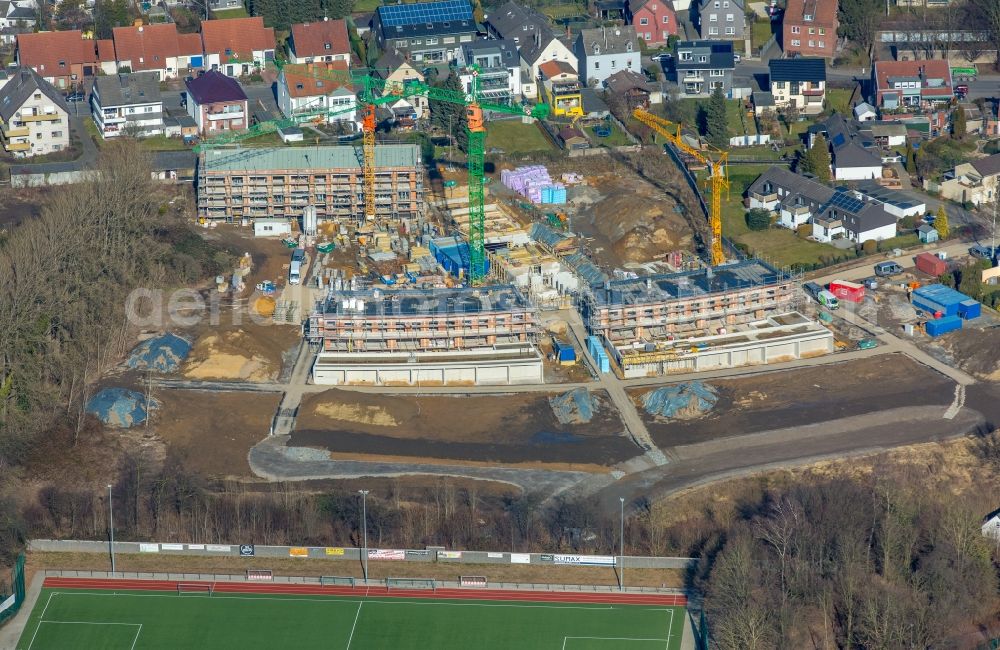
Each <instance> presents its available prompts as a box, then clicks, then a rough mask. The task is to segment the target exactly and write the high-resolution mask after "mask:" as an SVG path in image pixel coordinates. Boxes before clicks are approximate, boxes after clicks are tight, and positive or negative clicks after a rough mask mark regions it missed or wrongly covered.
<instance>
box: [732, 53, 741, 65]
mask: <svg viewBox="0 0 1000 650" xmlns="http://www.w3.org/2000/svg"><path fill="white" fill-rule="evenodd" d="M740 58H741V57H740V55H739V54H736V53H735V52H734V53H733V61H735V62H736V63H739V62H740Z"/></svg>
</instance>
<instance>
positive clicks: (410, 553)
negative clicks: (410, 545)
mask: <svg viewBox="0 0 1000 650" xmlns="http://www.w3.org/2000/svg"><path fill="white" fill-rule="evenodd" d="M430 554H431V552H430V551H426V550H425V551H407V552H406V557H428V556H430Z"/></svg>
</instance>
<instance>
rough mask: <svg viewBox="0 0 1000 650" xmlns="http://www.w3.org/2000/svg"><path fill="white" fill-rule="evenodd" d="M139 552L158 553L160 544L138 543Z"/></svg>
mask: <svg viewBox="0 0 1000 650" xmlns="http://www.w3.org/2000/svg"><path fill="white" fill-rule="evenodd" d="M139 552H140V553H159V552H160V545H159V544H139Z"/></svg>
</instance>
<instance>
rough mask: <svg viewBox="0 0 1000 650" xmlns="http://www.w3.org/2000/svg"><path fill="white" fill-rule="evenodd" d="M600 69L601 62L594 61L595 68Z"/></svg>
mask: <svg viewBox="0 0 1000 650" xmlns="http://www.w3.org/2000/svg"><path fill="white" fill-rule="evenodd" d="M600 69H601V62H600V61H594V70H600Z"/></svg>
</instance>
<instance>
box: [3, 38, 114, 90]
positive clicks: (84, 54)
mask: <svg viewBox="0 0 1000 650" xmlns="http://www.w3.org/2000/svg"><path fill="white" fill-rule="evenodd" d="M17 64H18V65H21V66H27V67H29V68H31V69H32V70H34V71H35V72H37V73H38V74H39V75H41V77H42V78H43V79H45V80H46V81H48V82H49V83H51V84H53V85H54V86H55V87H56V88H59V89H69V88H74V87H80V86H82V85H83V82H84V78H85V77H92V76H94V74H96V72H97V48H96V46H95V44H94V41H92V40H90V39H86V38H84V37H83V32H81V31H80V30H78V29H74V30H69V31H64V32H38V33H36V34H18V36H17Z"/></svg>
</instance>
